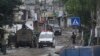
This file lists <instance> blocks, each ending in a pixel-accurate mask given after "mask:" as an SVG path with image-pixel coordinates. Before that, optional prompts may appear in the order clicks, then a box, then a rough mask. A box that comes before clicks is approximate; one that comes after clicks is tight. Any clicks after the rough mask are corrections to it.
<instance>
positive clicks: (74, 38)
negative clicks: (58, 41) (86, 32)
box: [71, 32, 76, 44]
mask: <svg viewBox="0 0 100 56" xmlns="http://www.w3.org/2000/svg"><path fill="white" fill-rule="evenodd" d="M71 38H72V43H73V44H75V43H76V42H75V40H76V35H75V33H74V32H73V33H72V36H71Z"/></svg>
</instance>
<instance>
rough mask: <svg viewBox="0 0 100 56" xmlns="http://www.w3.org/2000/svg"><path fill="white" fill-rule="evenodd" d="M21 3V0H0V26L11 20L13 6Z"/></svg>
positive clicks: (15, 6)
mask: <svg viewBox="0 0 100 56" xmlns="http://www.w3.org/2000/svg"><path fill="white" fill-rule="evenodd" d="M21 4H22V2H21V0H0V26H2V25H4V24H9V23H11V22H12V20H13V19H12V17H13V12H14V8H17V7H18V6H19V5H21Z"/></svg>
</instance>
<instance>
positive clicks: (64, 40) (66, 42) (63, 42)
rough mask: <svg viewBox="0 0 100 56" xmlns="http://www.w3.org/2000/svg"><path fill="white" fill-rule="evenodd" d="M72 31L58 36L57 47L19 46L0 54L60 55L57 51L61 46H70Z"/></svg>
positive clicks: (28, 55) (27, 55) (12, 55)
mask: <svg viewBox="0 0 100 56" xmlns="http://www.w3.org/2000/svg"><path fill="white" fill-rule="evenodd" d="M70 34H71V33H70V32H67V31H63V33H62V35H61V36H56V37H55V39H56V47H55V48H51V47H44V48H29V47H19V48H17V49H16V48H13V49H8V50H7V55H2V53H0V56H33V55H34V56H49V54H50V55H51V56H59V55H58V54H55V52H56V51H58V50H60V48H62V47H65V46H70V45H71V41H70Z"/></svg>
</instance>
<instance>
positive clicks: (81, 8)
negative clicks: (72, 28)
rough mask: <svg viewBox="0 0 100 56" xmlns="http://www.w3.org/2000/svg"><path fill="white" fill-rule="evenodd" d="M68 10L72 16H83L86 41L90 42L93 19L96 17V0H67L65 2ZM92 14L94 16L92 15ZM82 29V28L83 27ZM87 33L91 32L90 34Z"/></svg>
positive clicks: (82, 21) (82, 22)
mask: <svg viewBox="0 0 100 56" xmlns="http://www.w3.org/2000/svg"><path fill="white" fill-rule="evenodd" d="M65 8H66V11H67V12H68V13H69V15H70V16H78V17H80V18H81V24H82V25H84V26H85V28H84V27H82V28H83V30H84V32H85V33H84V34H85V37H86V38H85V39H86V41H85V42H88V41H87V40H88V37H89V34H90V29H92V27H94V26H93V24H94V22H93V19H96V0H67V1H66V2H65ZM91 14H92V16H93V17H91ZM81 30H82V29H81ZM86 33H89V34H88V35H87V34H86Z"/></svg>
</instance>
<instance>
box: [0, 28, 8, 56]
mask: <svg viewBox="0 0 100 56" xmlns="http://www.w3.org/2000/svg"><path fill="white" fill-rule="evenodd" d="M7 37H8V34H7V32H6V31H5V30H4V29H0V45H1V52H2V53H3V54H4V55H5V54H6V45H7Z"/></svg>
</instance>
